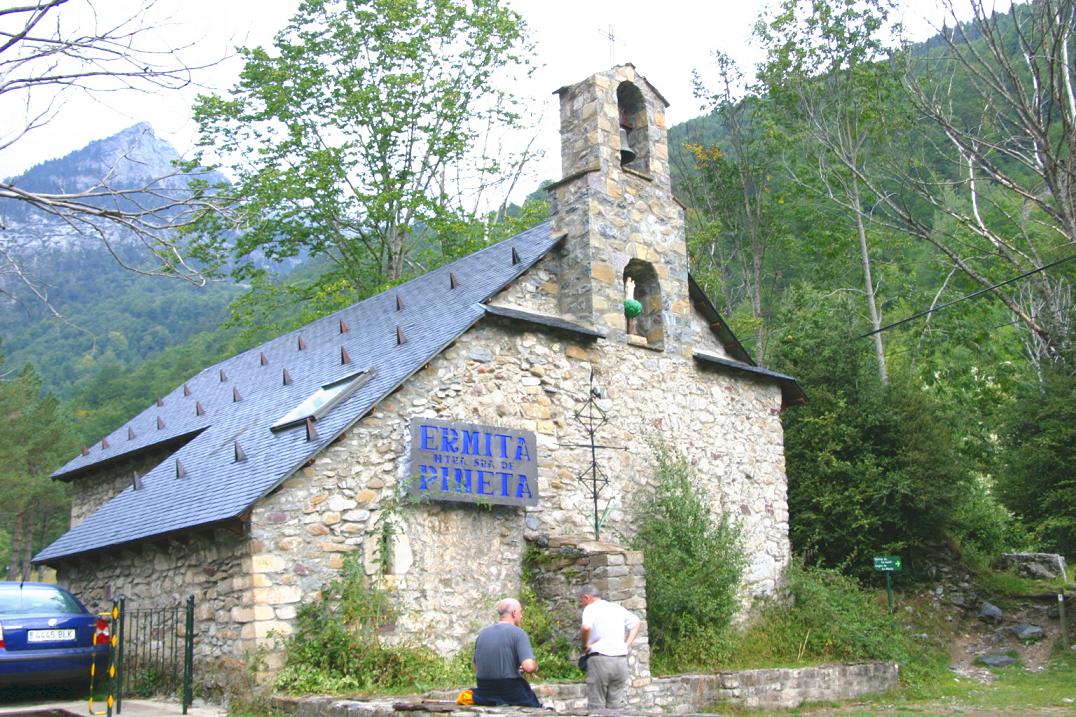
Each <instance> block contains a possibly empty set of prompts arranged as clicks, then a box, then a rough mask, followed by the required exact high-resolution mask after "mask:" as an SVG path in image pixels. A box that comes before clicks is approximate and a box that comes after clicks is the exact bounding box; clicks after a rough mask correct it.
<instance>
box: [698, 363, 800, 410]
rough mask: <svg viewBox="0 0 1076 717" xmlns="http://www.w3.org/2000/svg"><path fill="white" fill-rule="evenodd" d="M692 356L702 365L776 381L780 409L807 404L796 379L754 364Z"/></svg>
mask: <svg viewBox="0 0 1076 717" xmlns="http://www.w3.org/2000/svg"><path fill="white" fill-rule="evenodd" d="M693 355H694V357H695V358H696V359H698V360H699V361H702V362H703V363H708V364H712V365H714V366H721V367H724V368H727V369H731V370H733V371H736V372H739V373H747V374H751V375H754V376H758V377H760V378H764V379H771V380H774V381H776V382H777V383H778V385H780V387H781V408H787V407H789V406H795V405H796V404H800V403H807V394H805V393H804V392H803V389H802V388H801V387H800V385H799V383H798V382H797V381H796V379H794V378H792V377H791V376H789V375H787V374H783V373H777V372H776V371H771V370H770V369H768V368H762V367H761V366H755V365H754V364H750V363H744V362H742V361H735V360H733V359H727V358H723V357H721V356H717V355H715V354H712V353H708V352H706V351H695V352H693Z"/></svg>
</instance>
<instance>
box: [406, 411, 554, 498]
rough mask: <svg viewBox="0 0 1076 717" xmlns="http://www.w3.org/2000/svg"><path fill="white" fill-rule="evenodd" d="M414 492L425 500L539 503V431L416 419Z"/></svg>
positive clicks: (413, 421)
mask: <svg viewBox="0 0 1076 717" xmlns="http://www.w3.org/2000/svg"><path fill="white" fill-rule="evenodd" d="M410 475H411V485H410V493H411V495H412V496H413V497H415V498H420V499H425V500H445V501H453V502H464V503H477V504H490V503H492V504H495V505H538V452H537V444H536V442H535V438H534V433H533V432H531V431H517V430H515V429H512V428H495V427H490V426H479V425H475V424H473V423H460V422H458V421H445V420H441V419H437V418H412V419H411V464H410Z"/></svg>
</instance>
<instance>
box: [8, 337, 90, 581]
mask: <svg viewBox="0 0 1076 717" xmlns="http://www.w3.org/2000/svg"><path fill="white" fill-rule="evenodd" d="M0 363H2V357H0ZM0 417H2V420H0V506H2V509H0V514H2V515H3V517H4V524H5V525H6V526H9V533H10V535H11V553H10V558H9V560H8V561H7V575H6V579H7V580H19V579H22V580H25V579H26V578H28V577H29V572H30V558H31V557H32V556H33V554H34V552H35V551H36V550H40V549H41V548H43V547H45V545H47V544H48V543H50V542H52V541H53V540H55V539H56V538H57V537H59V535H60V534H61V533H63V531H64V530H66V529H67V525H68V515H69V503H68V500H67V496H66V494H65V491H64V490H63V487H62V486H60V485H59V484H57V483H54V482H53V481H51V480H50V479H49V474H50V473H51V471H52V470H53V469H54V468H56V467H57V466H59V465H60V464H61V463H62V462H63V461H64V459H66V458H68V457H69V456H70V455H71V453H72V451H73V449H74V443H73V441H72V439H71V433H70V430H69V427H68V425H67V423H66V422H65V421H64V420H63V418H62V416H61V413H60V409H59V404H58V402H57V401H56V399H55V398H53V397H52V396H42V394H41V382H40V380H39V379H38V378H37V375H36V374H35V373H34V372H33V370H32V369H29V368H27V369H25V370H23V371H22V372H20V373H19V374H18V375H17V376H16V377H13V378H11V377H9V378H5V379H4V380H2V381H0Z"/></svg>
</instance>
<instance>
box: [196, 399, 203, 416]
mask: <svg viewBox="0 0 1076 717" xmlns="http://www.w3.org/2000/svg"><path fill="white" fill-rule="evenodd" d="M194 415H195V416H204V415H205V406H203V405H202V402H201V401H195V402H194Z"/></svg>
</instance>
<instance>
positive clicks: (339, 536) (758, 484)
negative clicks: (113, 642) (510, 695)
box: [243, 317, 789, 668]
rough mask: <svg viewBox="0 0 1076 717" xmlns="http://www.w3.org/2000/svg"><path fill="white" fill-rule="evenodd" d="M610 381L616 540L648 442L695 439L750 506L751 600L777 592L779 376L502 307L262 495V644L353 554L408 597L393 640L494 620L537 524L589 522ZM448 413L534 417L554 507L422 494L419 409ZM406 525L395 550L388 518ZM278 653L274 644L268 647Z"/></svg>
mask: <svg viewBox="0 0 1076 717" xmlns="http://www.w3.org/2000/svg"><path fill="white" fill-rule="evenodd" d="M592 370H593V371H594V374H595V380H596V382H597V383H598V384H599V385H601V386H602V388H603V390H604V392H605V396H606V398H604V399H603V400H602V405H603V408H605V409H606V410H607V411H608V412H609V415H610V419H611V422H610V424H609V426H608V427H607V429H605V430H603V432H602V434H600V436H599V438H601V440H602V442H604V443H606V444H608V445H622V446H630V448H631V450H629V451H613V452H609V453H608V454H607V455H605V456H603V457H602V464H603V467H604V468H605V470H606V472H607V474H608V475H609V477H610V488H609V493H608V495H609V496H610V497H611V498H612V499H613V502H614V504H613V507H612V510H611V511H610V514H609V517H608V519H607V522H606V527H605V532H603V534H602V538H603V540H609V541H614V542H618V543H625V542H627V541H628V540H629V539H630V537H631V536H632V535H633V526H632V523H631V506H632V502H633V500H635V497H636V496H637V495H638V494H639V493H640V492H642V491H644V490H645V489H646V487H647V486H648V485H649V484H650V480H651V477H652V473H653V467H652V462H651V456H650V449H649V447H648V446H647V443H646V441H647V440H649V439H654V440H659V441H664V442H667V443H669V444H670V445H673V446H675V447H676V449H677V450H679V451H680V452H682V453H683V454H684V455H685V456H686V457H687V458H688V460H689V462H690V463H691V464H692V466H693V467H694V468H695V470H696V471H697V474H698V476H699V479H700V481H701V482H702V484H703V485H706V486H707V489H708V491H709V496H710V501H711V506H712V507H713V509H714V510H715V511H724V512H727V513H729V514H731V515H732V516H733V517H734V518H736V519H738V520H739V521H741V523H742V524H743V526H744V536H745V545H744V548H745V550H746V551H747V553H748V555H749V556H750V558H751V564H750V568H749V574H748V576H747V582H746V583H745V586H744V598H745V600H748V599H749V598H750V595H751V594H762V593H768V592H770V591H772V590H773V589H774V587H775V586H776V584H777V581H778V580H779V579H780V575H781V572H782V570H783V568H784V567H785V565H786V564H787V562H788V556H789V549H788V540H787V520H788V516H787V505H786V499H785V482H784V463H783V452H782V441H781V435H782V434H781V427H780V419H779V416H778V413H779V408H780V402H781V397H780V390H779V388H778V387H776V386H773V385H770V384H766V383H754V382H750V381H745V380H743V379H742V378H737V377H733V376H730V375H727V374H724V373H721V372H718V371H714V370H710V369H707V368H702V367H700V366H698V365H696V363H695V362H694V361H693V360H691V359H687V358H685V357H683V356H681V355H678V354H668V353H659V352H655V351H652V350H648V349H645V348H640V347H636V346H632V345H629V344H626V343H620V342H614V341H603V340H599V341H598V342H597V343H588V342H585V341H581V340H576V339H575V338H574V337H573V335H564V336H559V335H557V334H556V333H552V334H551V333H549V332H548V331H546V330H544V329H537V330H535V331H531V330H528V327H526V326H525V325H517V324H514V323H513V322H510V321H506V320H502V319H498V318H494V317H488V318H487V319H484V320H483V321H482V322H481V323H480V324H479V325H478V326H477V327H476V328H474V329H472V330H471V331H469V332H468V333H467V334H465V335H464V336H462V337H460V339H459V340H458V341H457V342H456V343H455V344H454V345H453V346H451V347H449V348H448V349H447V350H446V351H444V352H443V353H442V354H441V355H440V356H438V357H437V358H435V359H434V360H433V361H431V362H430V364H429V365H428V366H426V367H425V368H424V369H422V370H420V371H419V372H418V373H416V374H415V375H414V376H413V377H412V378H411V379H410V380H409V381H408V382H407V383H406V384H404V385H403V386H402V387H401V388H400V389H399V390H398V391H397V392H396V393H395V394H393V395H392V396H390V397H388V398H387V399H385V400H384V401H383V402H382V403H381V404H380V405H379V406H378V407H377V408H376V409H375V410H374V412H372V413H371V414H370V415H368V416H367V417H366V418H364V419H362V420H361V421H360V422H359V423H358V424H357V425H356V426H355V427H354V428H352V429H351V430H350V431H348V432H347V433H346V434H345V435H344V436H343V437H342V438H341V439H340V440H339V441H337V442H336V443H335V444H334V445H332V446H331V447H330V448H329V449H327V450H326V451H324V452H323V453H322V454H321V455H319V456H317V457H316V458H315V459H314V460H313V461H312V463H311V464H310V465H308V466H307V467H306V468H304V469H302V470H301V471H300V472H299V473H297V474H296V475H295V476H293V477H292V478H291V479H289V480H288V481H287V482H286V483H285V484H284V485H283V486H282V487H281V489H280V490H278V491H276V492H275V493H273V494H271V495H270V496H268V497H267V498H266V499H264V500H263V501H261V502H260V503H259V504H258V505H257V506H256V508H255V510H254V513H253V516H252V520H251V536H252V538H253V541H254V542H253V543H252V545H253V551H254V554H253V556H252V562H251V564H252V567H253V570H254V572H255V575H254V576H253V579H254V582H253V588H254V589H253V595H254V604H255V606H256V607H257V608H258V612H257V613H256V614H255V619H254V621H253V622H252V623H248V624H246V625H244V626H243V629H244V634H245V635H253V637H254V638H255V639H256V640H258V641H259V642H260V643H261V644H269V640H268V637H267V636H268V634H269V632H270V631H274V632H276V633H277V634H288V632H289V631H290V630H291V626H292V624H293V623H292V620H293V615H294V607H295V606H296V605H297V604H298V603H299V602H300V601H301V600H304V599H309V598H311V597H313V596H314V595H316V594H317V591H318V590H319V588H320V586H321V585H322V584H324V582H325V581H327V580H329V579H331V578H332V577H334V576H335V575H336V574H337V571H338V569H339V567H340V566H341V565H342V561H343V559H344V557H345V556H346V555H349V554H354V555H355V556H356V559H361V560H362V561H363V563H364V565H365V569H366V572H367V574H368V575H370V576H371V577H373V578H375V579H376V580H377V581H378V582H379V584H380V585H381V586H382V587H384V588H385V589H386V590H388V591H389V593H390V594H391V596H392V599H393V602H394V604H395V605H396V606H397V608H398V609H399V612H400V617H399V619H398V621H397V623H396V626H395V631H394V632H393V633H391V634H390V635H389V638H390V639H394V640H399V641H407V640H410V641H414V642H419V643H422V644H428V645H430V646H433V647H436V648H437V649H438V650H440V651H443V652H449V653H450V652H454V651H456V650H458V649H461V648H463V647H465V646H466V645H467V644H469V642H470V640H471V639H473V636H474V635H475V633H476V632H477V630H478V629H479V628H480V627H481V626H483V625H485V624H488V623H489V622H492V621H493V618H494V615H493V605H494V604H495V603H496V601H497V600H498V599H499V598H501V597H504V596H505V595H515V594H518V590H519V585H520V583H519V580H520V570H521V564H522V559H523V553H524V540H523V534H524V533H525V532H526V533H528V534H533V535H536V536H541V535H546V536H562V535H585V534H586V533H587V532H588V530H590V526H591V524H592V518H591V517H590V516H589V514H588V513H587V506H588V505H589V504H588V501H587V500H586V499H585V497H584V492H583V486H582V485H581V484H580V483H579V482H578V481H577V480H576V479H575V477H576V476H577V475H578V474H579V473H580V472H582V471H583V470H584V469H585V468H586V466H587V465H588V460H589V454H588V453H587V452H586V451H580V450H573V449H567V448H561V446H562V445H564V444H572V443H580V442H581V441H582V440H583V438H582V434H581V432H580V429H579V426H578V424H576V422H575V420H574V413H575V411H576V410H578V408H579V406H580V399H581V398H582V397H585V396H586V395H587V394H588V392H589V389H590V383H589V378H590V373H591V371H592ZM412 416H430V417H440V418H450V419H456V420H461V421H468V422H472V423H479V424H483V425H491V426H504V427H508V428H516V429H526V430H531V431H534V432H535V434H536V438H537V447H538V452H539V456H538V461H539V474H538V484H539V492H540V501H539V505H538V506H537V507H535V508H530V509H526V510H523V509H519V508H497V507H494V508H483V507H475V506H467V505H460V504H436V503H422V504H418V505H414V504H410V503H409V502H407V501H406V500H401V499H400V496H401V494H402V492H404V490H405V488H406V485H407V483H408V480H409V478H408V465H407V455H408V441H409V435H410V434H409V430H408V421H409V419H410V418H411V417H412ZM386 521H389V522H391V524H392V526H393V527H392V530H391V531H390V532H391V533H393V536H392V538H391V540H390V541H389V546H388V548H387V550H388V556H387V560H385V561H384V563H383V561H382V560H381V551H382V542H383V537H384V535H385V530H384V524H385V522H386ZM269 659H270V664H268V665H267V666H268V667H270V668H272V667H275V666H278V665H274V664H272V661H273V659H275V658H274V657H273V656H272V655H270V657H269Z"/></svg>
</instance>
